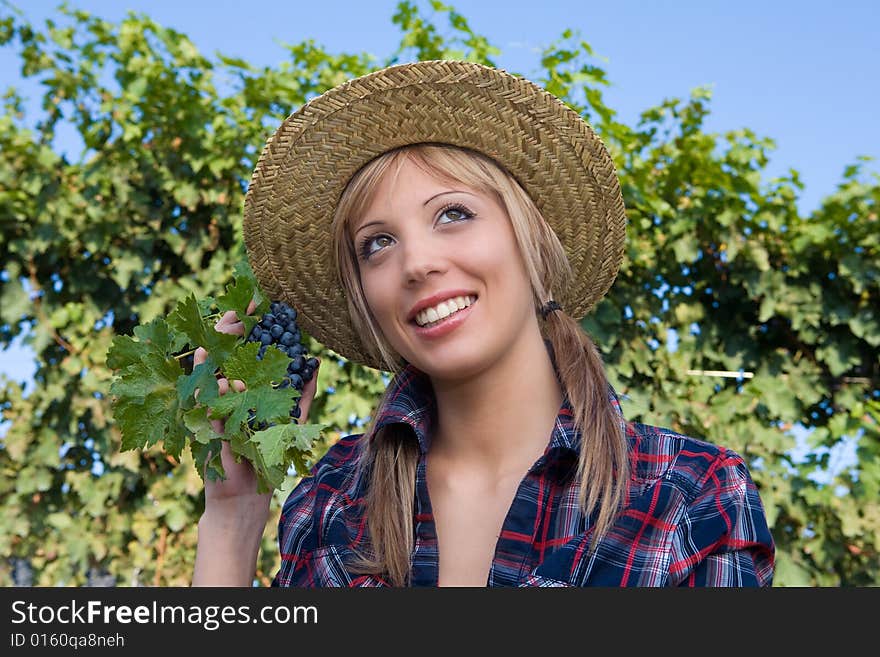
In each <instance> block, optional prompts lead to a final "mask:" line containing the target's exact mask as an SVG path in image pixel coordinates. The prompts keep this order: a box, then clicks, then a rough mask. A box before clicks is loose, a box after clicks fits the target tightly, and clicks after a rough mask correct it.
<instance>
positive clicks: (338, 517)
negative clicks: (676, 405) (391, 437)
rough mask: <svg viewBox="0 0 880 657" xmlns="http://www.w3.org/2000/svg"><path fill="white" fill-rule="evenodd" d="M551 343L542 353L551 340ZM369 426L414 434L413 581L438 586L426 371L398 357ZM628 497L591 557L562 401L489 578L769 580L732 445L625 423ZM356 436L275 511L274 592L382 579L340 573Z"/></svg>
mask: <svg viewBox="0 0 880 657" xmlns="http://www.w3.org/2000/svg"><path fill="white" fill-rule="evenodd" d="M548 348H549V347H548ZM390 385H391V386H392V387H393V390H392V391H391V397H390V398H389V401H390V403H389V404H387V406H386V407H385V408H384V409H382V410H381V412H380V415H379V416H378V417H377V423H376V428H378V427H381V426H384V425H386V424H389V423H392V422H402V423H405V424H407V425H409V426H410V427H411V428H412V430H413V432H414V434H415V437H416V438H417V439H418V441H419V446H420V448H421V456H420V459H419V464H418V469H417V475H416V497H415V500H414V503H415V550H414V553H413V557H412V584H413V586H436V585H437V581H438V563H439V562H438V553H437V534H436V529H435V525H434V517H433V515H432V512H431V504H430V501H429V498H428V488H427V480H426V475H425V465H426V455H427V452H428V448H429V446H430V436H431V435H432V434H431V425H432V421H434V420H433V418H435V417H436V414H435V410H434V404H435V400H434V396H433V389H432V387H431V384H430V380H429V379H428V378H427V376H426V375H425V374H424V373H422V372H420V371H419V370H417V369H415V368H414V367H413V366H412V365H408V366H407V367H406V369H405V370H404V371H402V372H401V373H400V374H399V375H397V376H396V377H395V378H394V380H393V381H392V382H391V383H390ZM611 398H612V401H613V404H614V407H615V408H616V410H617V412H618V414H619V417H620V422H621V425H622V426H623V427H624V431H625V433H626V437H627V439H628V441H629V445H630V448H631V463H632V473H631V480H630V486H629V492H628V498H627V501H626V504H625V507H624V509H623V511H622V513H620V514H619V516H618V518H617V520H616V522H615V523H614V524H613V526H612V527H611V530H610V532H609V533H608V534H607V535H606V536H605V538H603V539H602V541H601V543H600V544H599V546H598V549H597V550H596V551H595V553H593V554H592V555H590V554H589V552H588V550H587V547H588V545H589V542H590V537H591V529H592V527H591V522H590V520H591V519H590V518H587V517H585V516H584V514H583V513H582V512H581V510H580V509H579V506H578V491H579V488H580V486H579V484H578V482H577V481H576V480H575V478H574V477H573V476H572V475H573V473H574V472H575V471H576V469H577V464H578V454H579V451H578V450H579V442H580V433H579V432H577V431H576V430H575V428H574V424H573V414H572V408H571V405H570V403H569V401H568V397H567V396H566V397H565V398H564V400H563V403H562V407H561V408H560V409H559V414H558V415H557V417H556V422H555V425H554V427H553V431H552V435H551V436H550V442H549V444H548V445H547V448H546V450H545V452H544V454H543V455H542V456H541V457H540V458H539V459H538V460H537V461H536V462H535V464H534V465H533V466H532V468H531V469H530V470H529V471H528V473H527V474H526V475H525V478H524V479H523V480H522V482H521V483H520V485H519V488H518V489H517V491H516V495H515V497H514V500H513V504H512V505H511V508H510V510H509V512H508V515H507V517H506V518H505V520H504V525H503V527H502V529H501V534H500V535H499V537H498V541H497V545H496V549H495V555H494V558H493V559H492V564H491V568H490V570H489V578H488V582H487V586H770V585H771V583H772V580H773V565H774V555H775V546H774V543H773V538H772V536H771V535H770V530H769V529H768V527H767V521H766V518H765V516H764V510H763V507H762V504H761V500H760V498H759V496H758V491H757V489H756V488H755V485H754V483H753V481H752V479H751V476H750V475H749V471H748V469H747V467H746V465H745V463H744V462H743V459H742V458H741V457H740V456H739V455H737V454H736V453H734V452H732V451H730V450H727V449H724V448H723V447H718V446H716V445H712V444H709V443H706V442H702V441H700V440H696V439H694V438H689V437H687V436H683V435H681V434H678V433H675V432H673V431H670V430H668V429H661V428H658V427H652V426H646V425H643V424H637V423H634V422H627V421H626V420H624V418H623V415H622V413H621V411H620V404H619V402H618V400H617V396H616V394H614V393H613V391H611ZM364 436H365V434H356V435H351V436H347V437H345V438H342V439H341V440H339V441H338V442H337V443H336V444H334V445H333V446H332V447H331V448H330V449H329V450H328V451H327V453H326V454H325V455H324V457H323V458H321V459H320V460H319V461H318V462H317V463H316V464H315V466H314V468H313V469H312V476H310V477H307V478H304V479H303V480H302V481H301V482H300V483H299V484H298V485H297V486H296V488H294V490H293V491H291V493H290V495H289V496H288V498H287V500H286V502H285V503H284V507H283V510H282V514H281V519H280V522H279V527H278V542H279V547H280V550H281V568H280V570H279V572H278V573H277V575H276V576H275V578H274V580H273V582H272V586H302V587H317V586H344V587H353V586H387V585H388V583H387V582H386V581H384V580H383V579H382V578H380V577H376V576H367V575H357V574H352V573H349V572H348V571H347V570H346V567H345V565H344V563H345V561H346V558H347V556H348V555H349V554H350V546H351V545H355V546H359V545H360V544H361V543H362V541H363V538H364V534H365V531H366V522H365V519H364V515H363V508H364V505H363V500H364V495H365V492H366V491H365V488H364V486H363V484H362V482H360V481H356V480H355V477H354V476H353V473H354V470H355V469H354V465H355V463H356V460H357V458H358V455H359V453H360V452H359V447H362V446H363V445H362V443H363V442H364V440H363V439H364Z"/></svg>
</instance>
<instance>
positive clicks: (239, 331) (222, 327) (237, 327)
mask: <svg viewBox="0 0 880 657" xmlns="http://www.w3.org/2000/svg"><path fill="white" fill-rule="evenodd" d="M256 309H257V304H256V302H255V301H254V300H253V299H251V302H250V303H249V304H248V307H247V314H248V315H250V314H251V313H252V312H254V310H256ZM214 329H215V330H217V331H219V332H220V333H231V334H234V335H244V323H243V322H242V321H241V320H240V319H238V315H237V314H236V313H235V311H234V310H227V311H226V312H225V313H223V317H221V318H220V319H219V320H218V321H217V323H216V324H215V325H214Z"/></svg>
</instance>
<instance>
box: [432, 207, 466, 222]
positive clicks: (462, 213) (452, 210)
mask: <svg viewBox="0 0 880 657" xmlns="http://www.w3.org/2000/svg"><path fill="white" fill-rule="evenodd" d="M444 215H445V216H447V217H451V218H452V220H453V221H459V220H461V219H469V218H470V217H472V216H474V215H473V213H472V212H471V211H470V210H468V209H467V208H466V207H464V206H463V205H451V206H449V207H447V208H444V209H443V210H442V211H441V212H440V216H441V217H442V216H444Z"/></svg>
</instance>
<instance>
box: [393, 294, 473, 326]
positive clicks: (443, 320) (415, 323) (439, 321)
mask: <svg viewBox="0 0 880 657" xmlns="http://www.w3.org/2000/svg"><path fill="white" fill-rule="evenodd" d="M470 296H472V297H473V299H474V300H473V301H472V302H471V303H470V305H467V306H465V307H464V308H458V309H456V310H455V311H453V312H451V313H449V314H448V315H446V316H445V317H441V318H440V319H438V320H436V321H433V322H428V323H427V324H419V323H418V322H417V321H416V318H415V317H413V318H412V319H411V320H409V323H410V324H412V325H413V326H415V327H416V328H420V329H429V328H434V327H435V326H440V324H442V323H443V322H445V321H446V320H448V319H452V318H453V317H455V316H456V315H459V314H460V313H462V312H463V311H465V310H467V309H468V308H472V307H473V306H474V304H475V303H477V300H478V299H479V297H478V296H477V295H476V294H473V295H470Z"/></svg>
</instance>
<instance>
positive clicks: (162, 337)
mask: <svg viewBox="0 0 880 657" xmlns="http://www.w3.org/2000/svg"><path fill="white" fill-rule="evenodd" d="M134 334H135V337H137V338H138V339H137V340H134V339H133V338H132V337H131V336H128V335H117V336H115V337H114V338H113V341H112V344H111V346H110V349H109V350H108V352H107V366H108V367H110V368H111V369H114V370H118V369H122V368H124V367H128V366H129V365H134V364H135V363H138V362H139V361H141V360H142V359H143V358H144V357H145V356H146V355H147V354H154V355H157V356H160V357H162V358H164V357H165V355H166V354H167V353H168V352H170V351H177V350H178V349H180V348H181V347H182V346H183V344H184V339H185V337H184V336H183V335H181V334H180V333H178V332H177V331H173V330H172V329H171V327H170V326H168V324H167V323H166V322H165V321H164V320H163V319H161V318H156V319H154V320H153V321H152V322H150V323H149V324H143V325H140V326H135V328H134Z"/></svg>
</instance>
